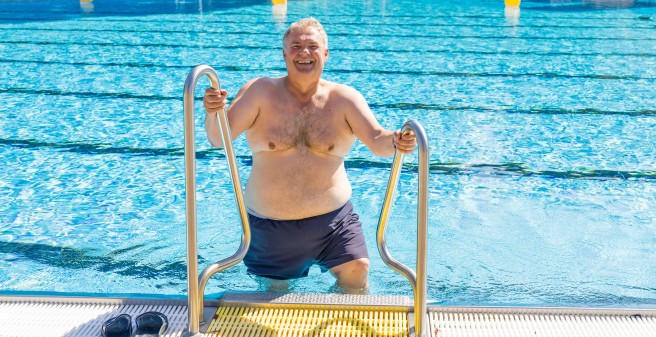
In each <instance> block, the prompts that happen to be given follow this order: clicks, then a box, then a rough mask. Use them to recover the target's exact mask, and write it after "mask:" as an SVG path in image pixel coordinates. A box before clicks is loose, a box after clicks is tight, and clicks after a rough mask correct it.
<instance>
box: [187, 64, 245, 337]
mask: <svg viewBox="0 0 656 337" xmlns="http://www.w3.org/2000/svg"><path fill="white" fill-rule="evenodd" d="M203 75H207V77H209V78H210V82H211V85H212V88H214V89H219V90H220V88H221V85H220V83H219V76H218V75H217V74H216V71H215V70H214V69H212V67H210V66H208V65H199V66H197V67H195V68H194V69H193V70H192V71H191V72H190V73H189V75H188V76H187V80H186V81H185V86H184V132H185V193H186V215H187V285H188V287H189V293H188V298H189V307H188V315H189V328H188V330H189V331H188V334H189V335H192V336H194V335H197V334H198V333H199V332H200V321H202V319H203V302H204V301H203V300H204V294H205V285H206V284H207V281H208V280H209V278H210V277H211V276H212V275H213V274H215V273H217V272H220V271H221V270H224V269H226V268H229V267H231V266H233V265H235V264H237V263H239V261H241V260H242V259H243V258H244V256H245V255H246V252H247V251H248V246H249V245H250V241H251V232H250V226H249V223H248V214H247V213H246V206H245V205H244V197H243V194H242V189H241V180H240V179H239V171H238V170H237V162H236V159H235V153H234V150H233V148H232V139H231V134H230V125H229V124H228V116H227V115H226V113H225V111H224V112H223V113H219V114H218V118H219V131H220V133H221V139H222V140H223V146H224V148H225V151H226V159H227V160H228V168H229V170H230V174H231V177H232V189H233V191H234V193H235V198H236V201H237V207H238V208H239V215H240V217H241V224H242V228H243V234H242V238H241V245H240V246H239V249H237V252H236V253H235V254H233V255H232V256H230V257H228V258H226V259H223V260H221V261H219V262H217V263H214V264H212V265H210V266H208V267H207V268H205V270H203V273H202V274H201V276H200V281H199V280H198V247H197V235H196V233H197V229H196V144H195V138H196V137H195V124H194V90H195V89H196V82H198V79H199V78H200V77H201V76H203Z"/></svg>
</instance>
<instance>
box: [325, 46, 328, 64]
mask: <svg viewBox="0 0 656 337" xmlns="http://www.w3.org/2000/svg"><path fill="white" fill-rule="evenodd" d="M325 56H326V61H328V49H326V54H325Z"/></svg>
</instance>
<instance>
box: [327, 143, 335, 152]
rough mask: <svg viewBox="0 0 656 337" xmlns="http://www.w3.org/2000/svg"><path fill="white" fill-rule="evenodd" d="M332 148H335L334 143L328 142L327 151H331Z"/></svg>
mask: <svg viewBox="0 0 656 337" xmlns="http://www.w3.org/2000/svg"><path fill="white" fill-rule="evenodd" d="M334 148H335V145H333V144H330V146H328V152H330V151H332V150H333V149H334Z"/></svg>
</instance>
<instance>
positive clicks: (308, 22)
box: [282, 17, 328, 49]
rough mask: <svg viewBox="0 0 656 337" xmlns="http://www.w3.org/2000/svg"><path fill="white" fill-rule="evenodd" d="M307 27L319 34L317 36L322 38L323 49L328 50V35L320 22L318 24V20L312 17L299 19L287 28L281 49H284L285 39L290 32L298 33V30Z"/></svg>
mask: <svg viewBox="0 0 656 337" xmlns="http://www.w3.org/2000/svg"><path fill="white" fill-rule="evenodd" d="M307 27H312V28H314V29H316V30H317V31H318V32H319V34H320V35H321V37H322V38H323V44H324V47H325V48H326V49H328V34H326V30H325V29H323V26H322V25H321V22H319V20H317V19H315V18H313V17H308V18H304V19H300V20H298V21H296V22H294V23H292V24H291V25H289V28H287V31H285V35H283V36H282V47H283V48H285V41H286V40H287V37H288V36H289V34H291V32H294V31H298V30H300V29H303V28H307Z"/></svg>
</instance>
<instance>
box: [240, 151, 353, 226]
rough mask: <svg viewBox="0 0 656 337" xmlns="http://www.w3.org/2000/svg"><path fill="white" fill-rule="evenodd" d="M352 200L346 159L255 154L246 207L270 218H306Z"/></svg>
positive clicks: (307, 154) (294, 153)
mask: <svg viewBox="0 0 656 337" xmlns="http://www.w3.org/2000/svg"><path fill="white" fill-rule="evenodd" d="M350 198H351V184H350V183H349V181H348V178H347V176H346V171H345V170H344V160H343V158H340V157H336V156H332V155H325V154H316V153H313V152H311V151H304V152H301V151H297V150H288V151H280V152H261V153H256V154H253V169H252V170H251V175H250V177H249V178H248V183H247V184H246V195H245V199H246V200H245V201H246V206H247V207H248V208H249V209H250V210H252V211H254V212H255V213H257V214H259V215H260V216H264V217H267V218H271V219H281V220H291V219H304V218H309V217H312V216H316V215H321V214H325V213H328V212H331V211H334V210H336V209H338V208H339V207H341V206H343V205H344V204H346V202H347V201H348V200H349V199H350Z"/></svg>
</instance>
